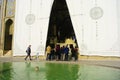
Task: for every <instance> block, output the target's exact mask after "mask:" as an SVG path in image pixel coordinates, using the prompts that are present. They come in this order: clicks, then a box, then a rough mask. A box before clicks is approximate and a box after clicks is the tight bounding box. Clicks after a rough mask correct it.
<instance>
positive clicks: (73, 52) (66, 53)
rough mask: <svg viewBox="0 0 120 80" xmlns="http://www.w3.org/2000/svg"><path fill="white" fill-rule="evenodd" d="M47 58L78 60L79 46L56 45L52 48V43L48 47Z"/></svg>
mask: <svg viewBox="0 0 120 80" xmlns="http://www.w3.org/2000/svg"><path fill="white" fill-rule="evenodd" d="M46 60H62V61H68V60H75V61H76V60H78V48H77V47H74V46H73V45H65V46H64V45H63V46H62V47H60V45H56V46H55V48H51V46H50V45H48V46H47V48H46Z"/></svg>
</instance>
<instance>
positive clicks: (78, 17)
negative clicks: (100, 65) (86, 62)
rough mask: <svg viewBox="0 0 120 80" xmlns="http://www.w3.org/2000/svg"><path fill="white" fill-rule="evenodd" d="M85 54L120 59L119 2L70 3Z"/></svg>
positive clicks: (86, 0) (73, 0) (77, 0)
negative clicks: (119, 57)
mask: <svg viewBox="0 0 120 80" xmlns="http://www.w3.org/2000/svg"><path fill="white" fill-rule="evenodd" d="M67 4H68V7H69V11H70V15H71V19H72V23H73V26H74V29H75V33H76V36H77V41H78V45H79V48H80V54H81V55H100V56H120V46H119V34H118V33H120V32H119V31H120V30H119V29H120V28H119V25H120V22H119V21H120V20H119V17H120V15H119V13H120V9H119V7H120V6H119V4H120V1H119V0H67Z"/></svg>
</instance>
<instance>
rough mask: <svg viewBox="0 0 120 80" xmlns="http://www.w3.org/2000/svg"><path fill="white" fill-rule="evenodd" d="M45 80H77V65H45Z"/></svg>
mask: <svg viewBox="0 0 120 80" xmlns="http://www.w3.org/2000/svg"><path fill="white" fill-rule="evenodd" d="M46 69H47V71H46V78H47V80H77V79H78V70H79V65H72V64H58V63H46Z"/></svg>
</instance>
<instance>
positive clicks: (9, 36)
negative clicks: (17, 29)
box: [4, 19, 13, 50]
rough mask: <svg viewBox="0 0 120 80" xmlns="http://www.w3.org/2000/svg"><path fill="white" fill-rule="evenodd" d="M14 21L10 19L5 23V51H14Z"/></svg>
mask: <svg viewBox="0 0 120 80" xmlns="http://www.w3.org/2000/svg"><path fill="white" fill-rule="evenodd" d="M12 24H13V20H12V19H8V20H7V21H6V22H5V37H4V40H5V41H4V50H11V49H12V34H11V32H10V31H11V30H10V29H12V27H13V25H12Z"/></svg>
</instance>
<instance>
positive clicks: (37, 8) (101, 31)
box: [13, 0, 120, 56]
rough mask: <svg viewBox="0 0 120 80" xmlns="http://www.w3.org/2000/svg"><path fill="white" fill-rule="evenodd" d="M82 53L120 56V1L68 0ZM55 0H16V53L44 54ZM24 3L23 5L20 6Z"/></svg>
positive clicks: (14, 51) (14, 50)
mask: <svg viewBox="0 0 120 80" xmlns="http://www.w3.org/2000/svg"><path fill="white" fill-rule="evenodd" d="M66 2H67V5H68V9H69V12H70V17H71V20H72V24H73V27H74V30H75V34H76V38H77V42H78V45H79V50H80V54H81V55H99V56H120V8H119V7H120V1H119V0H66ZM52 3H53V0H16V13H15V30H14V46H13V47H14V48H13V53H14V55H26V53H25V50H26V48H27V46H28V45H29V44H31V45H32V54H36V52H40V53H41V55H43V54H44V50H45V44H46V37H47V31H48V23H49V16H50V12H51V8H52ZM21 5H22V6H21Z"/></svg>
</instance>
